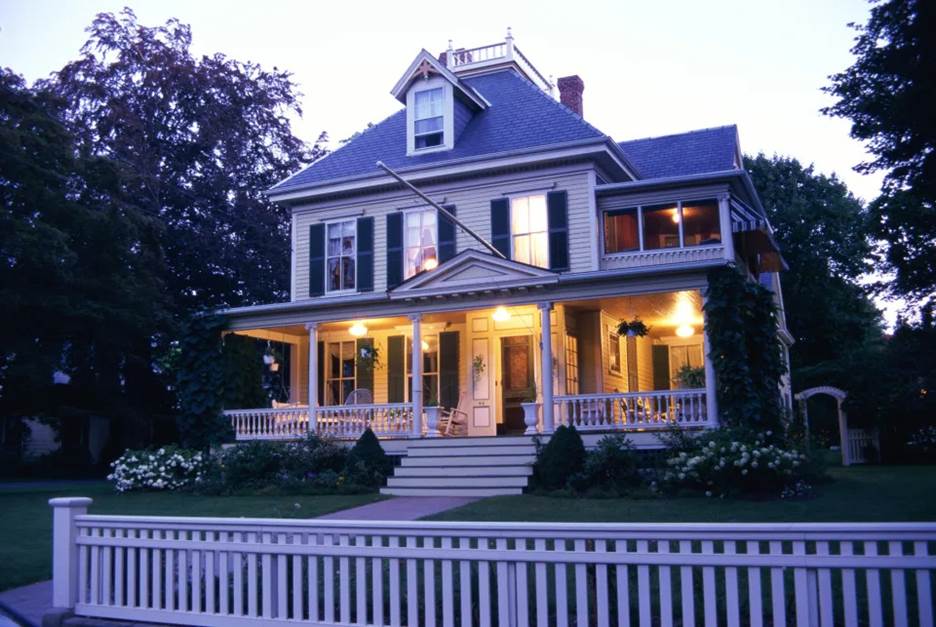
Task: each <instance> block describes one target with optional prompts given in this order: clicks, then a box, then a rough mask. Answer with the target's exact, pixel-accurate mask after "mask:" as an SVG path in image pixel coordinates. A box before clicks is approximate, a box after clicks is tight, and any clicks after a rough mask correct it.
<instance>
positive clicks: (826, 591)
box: [816, 542, 835, 627]
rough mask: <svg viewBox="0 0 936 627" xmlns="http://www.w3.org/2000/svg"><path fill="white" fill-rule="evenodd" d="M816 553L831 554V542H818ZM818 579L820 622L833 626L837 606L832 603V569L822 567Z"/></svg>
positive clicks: (824, 625) (826, 626)
mask: <svg viewBox="0 0 936 627" xmlns="http://www.w3.org/2000/svg"><path fill="white" fill-rule="evenodd" d="M816 555H829V543H828V542H817V543H816ZM816 579H817V582H818V586H819V624H820V625H822V627H833V625H834V623H835V619H834V613H835V608H834V607H833V603H832V571H831V570H829V569H828V568H820V569H819V571H818V573H817V577H816Z"/></svg>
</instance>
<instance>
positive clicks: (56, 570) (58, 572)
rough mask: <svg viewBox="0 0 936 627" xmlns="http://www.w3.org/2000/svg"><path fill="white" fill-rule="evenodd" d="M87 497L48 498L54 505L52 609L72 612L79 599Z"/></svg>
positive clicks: (89, 501)
mask: <svg viewBox="0 0 936 627" xmlns="http://www.w3.org/2000/svg"><path fill="white" fill-rule="evenodd" d="M91 502H92V501H91V499H89V498H87V497H85V496H76V497H66V498H56V499H49V505H51V506H52V607H54V608H56V609H72V608H74V607H75V603H76V602H77V600H78V544H77V542H76V540H77V539H78V525H77V524H76V522H75V518H76V517H78V516H83V515H84V514H87V513H88V506H89V505H91Z"/></svg>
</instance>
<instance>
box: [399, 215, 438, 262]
mask: <svg viewBox="0 0 936 627" xmlns="http://www.w3.org/2000/svg"><path fill="white" fill-rule="evenodd" d="M430 212H431V213H433V214H434V215H435V221H436V222H435V240H434V244H433V247H434V248H435V251H436V261H438V260H439V212H438V211H437V210H436V209H433V208H432V207H417V208H414V209H407V210H406V211H404V212H403V280H406V279H409V278H412V277H414V276H416V275H417V274H419V273H420V272H422V270H420V269H419V268H416V271H415V272H413V273H412V274H410V273H409V264H408V261H409V255H408V252H409V249H411V248H419V250H420V254H421V253H422V249H423V248H428V247H427V246H422V245H419V246H411V245H410V243H409V242H408V241H407V235H408V234H409V228H408V227H407V220H409V216H410V214H416V213H418V214H424V213H430ZM422 223H423V218H422V217H421V216H420V218H419V232H420V233H422Z"/></svg>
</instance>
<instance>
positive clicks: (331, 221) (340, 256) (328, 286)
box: [325, 218, 358, 294]
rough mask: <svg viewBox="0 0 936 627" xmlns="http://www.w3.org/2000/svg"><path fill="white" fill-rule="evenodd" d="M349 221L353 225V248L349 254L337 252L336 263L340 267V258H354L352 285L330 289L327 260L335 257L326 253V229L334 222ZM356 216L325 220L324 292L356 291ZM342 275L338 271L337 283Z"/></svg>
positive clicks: (343, 292) (327, 238) (342, 292)
mask: <svg viewBox="0 0 936 627" xmlns="http://www.w3.org/2000/svg"><path fill="white" fill-rule="evenodd" d="M348 222H350V223H351V224H353V225H354V250H352V252H351V254H350V255H344V254H341V253H340V252H339V254H338V257H337V258H338V260H339V261H338V265H339V268H340V267H341V259H342V258H344V257H351V258H352V259H353V260H354V286H353V287H339V288H338V289H332V287H331V283H330V281H329V278H330V277H329V274H328V260H329V259H335V256H334V255H330V254H328V240H329V237H328V231H329V229H330V228H331V227H332V225H335V224H345V223H348ZM357 236H358V232H357V218H350V219H349V218H339V219H335V220H329V221H327V222H325V293H326V294H353V293H355V292H357V286H358V266H357ZM341 276H343V273H339V284H340V283H341V279H340V277H341Z"/></svg>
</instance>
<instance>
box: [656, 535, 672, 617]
mask: <svg viewBox="0 0 936 627" xmlns="http://www.w3.org/2000/svg"><path fill="white" fill-rule="evenodd" d="M669 552H670V550H669V541H668V540H660V541H659V542H657V553H661V554H665V553H669ZM657 570H658V571H659V577H660V624H661V625H663V627H672V625H673V577H672V570H671V569H670V567H669V566H660V567H659V568H658V569H657Z"/></svg>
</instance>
